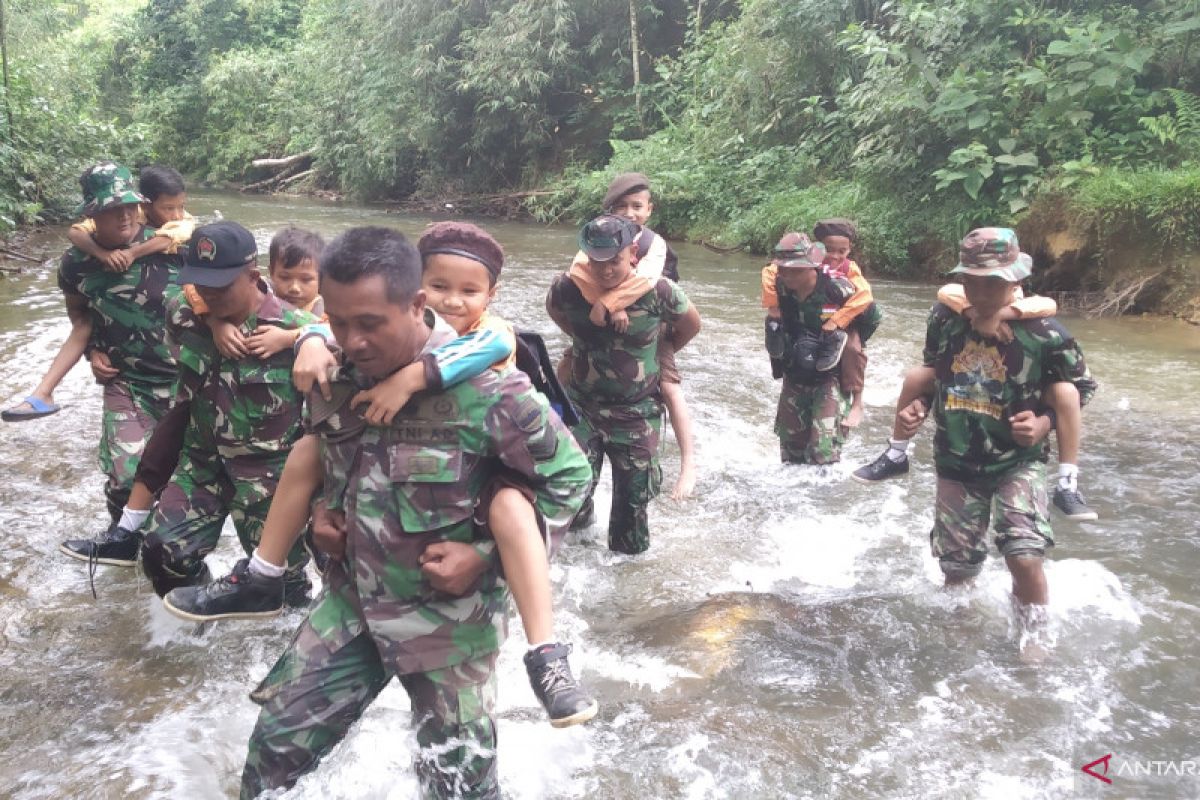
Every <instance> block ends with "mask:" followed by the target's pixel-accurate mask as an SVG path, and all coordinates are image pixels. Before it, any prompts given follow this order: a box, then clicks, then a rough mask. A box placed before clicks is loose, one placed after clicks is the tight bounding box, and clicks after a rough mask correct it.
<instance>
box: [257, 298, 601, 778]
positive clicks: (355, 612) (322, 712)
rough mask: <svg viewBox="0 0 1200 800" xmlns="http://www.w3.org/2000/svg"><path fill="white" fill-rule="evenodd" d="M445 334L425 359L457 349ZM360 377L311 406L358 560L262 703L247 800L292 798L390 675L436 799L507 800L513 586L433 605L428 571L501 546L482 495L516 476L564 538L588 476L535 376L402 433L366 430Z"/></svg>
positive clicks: (474, 383)
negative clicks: (500, 655) (459, 553)
mask: <svg viewBox="0 0 1200 800" xmlns="http://www.w3.org/2000/svg"><path fill="white" fill-rule="evenodd" d="M427 321H428V322H429V323H430V324H433V325H436V327H435V331H434V334H433V335H432V336H431V337H430V340H429V342H428V343H427V345H426V347H425V350H424V353H429V352H432V350H433V349H434V348H435V347H437V346H438V345H441V344H445V343H446V342H448V341H452V340H453V339H454V338H456V336H457V334H455V333H454V331H453V329H451V328H450V327H449V326H448V325H446V324H445V323H444V322H443V321H441V320H440V319H437V318H436V317H435V316H434V315H432V312H429V317H428V318H427ZM367 385H369V383H368V382H367V381H363V380H361V376H356V375H355V373H354V371H353V369H352V368H348V369H344V370H341V371H339V373H338V375H337V376H336V377H335V380H334V381H333V382H332V387H333V392H334V398H333V401H332V402H330V403H326V402H324V401H323V400H321V399H319V396H318V395H314V396H313V397H312V398H310V404H311V406H310V410H309V413H310V417H309V426H310V430H311V431H312V432H313V433H315V434H317V435H318V436H319V437H320V443H321V461H322V466H323V470H324V473H325V485H324V497H325V501H326V503H327V504H328V506H329V507H330V508H333V509H340V510H342V511H343V512H344V513H345V516H346V531H347V536H346V557H345V560H344V561H334V562H333V563H332V564H331V567H330V570H329V572H328V573H327V579H326V589H325V593H324V594H323V595H322V596H321V598H320V599H319V600H318V602H317V604H316V606H315V607H314V608H313V609H312V611H311V612H310V613H309V616H308V619H307V620H306V621H305V622H304V623H303V624H302V625H301V627H300V629H299V631H298V632H297V633H296V637H295V638H294V639H293V641H292V643H291V645H290V646H289V648H288V650H287V651H286V652H285V653H284V655H283V656H282V657H281V658H280V659H279V661H278V662H277V663H276V664H275V666H274V668H273V669H272V670H271V672H270V674H268V675H267V677H266V678H265V679H264V680H263V682H262V683H261V684H260V685H259V686H258V688H256V689H255V690H254V692H252V693H251V698H252V699H253V700H254V701H255V702H257V703H260V704H261V705H262V706H263V709H262V712H261V714H260V715H259V718H258V724H257V725H256V727H255V729H254V733H253V735H252V736H251V739H250V748H249V753H248V755H247V757H246V767H245V771H244V772H243V775H242V796H243V797H244V798H249V797H254V796H256V795H257V794H258V793H259V792H261V791H264V790H266V789H270V788H278V787H287V786H290V785H292V784H293V783H294V782H295V781H296V780H297V778H299V777H300V775H302V774H303V773H305V772H307V771H308V770H310V769H312V768H313V767H314V766H315V764H316V763H317V761H319V760H320V759H321V757H322V756H324V755H325V753H326V752H328V751H329V749H330V748H332V747H333V746H334V745H335V744H336V743H337V742H338V741H340V740H341V738H342V737H343V736H345V734H346V731H347V730H348V729H349V727H350V726H351V725H352V724H353V723H354V721H355V720H356V719H357V718H358V717H359V715H360V714H361V713H362V711H363V710H364V709H365V708H366V707H367V706H368V705H369V704H370V703H371V701H372V700H373V699H374V697H375V695H376V694H378V693H379V691H380V689H382V688H383V686H384V685H385V684H386V683H387V682H388V680H389V679H390V678H391V677H392V676H397V677H399V679H400V682H401V684H402V685H403V686H404V688H405V690H406V691H407V692H408V694H409V697H410V699H411V700H412V708H413V717H414V719H415V721H416V725H417V740H418V742H419V743H420V745H421V753H420V756H419V758H418V762H417V772H418V775H419V776H420V779H421V782H422V786H423V787H424V789H425V791H426V793H428V794H431V795H433V796H436V797H466V798H475V797H485V798H493V797H494V798H498V797H499V796H500V795H499V786H498V783H497V777H496V765H495V749H496V727H495V721H494V719H493V711H494V707H495V676H494V666H495V659H496V652H497V650H498V648H499V647H500V644H501V642H502V640H503V637H504V635H505V632H506V615H505V611H506V606H507V599H508V594H507V587H506V585H505V584H504V582H503V580H502V579H501V578H500V576H499V575H498V573H497V571H496V569H495V568H492V569H488V570H487V571H485V572H484V573H483V575H482V576H481V577H480V578H479V581H478V583H477V584H476V585H475V586H474V587H473V589H472V590H471V591H470V592H468V593H467V594H465V595H463V596H460V597H452V596H450V595H446V594H443V593H441V592H438V591H435V590H434V589H433V588H432V587H431V586H430V585H429V583H428V582H427V581H426V580H425V578H424V577H423V575H422V572H421V569H420V565H419V562H418V559H419V557H420V555H421V553H422V552H423V551H424V549H425V547H426V546H428V545H429V544H432V543H434V542H440V541H458V542H466V543H472V544H473V545H474V546H475V548H476V549H477V550H478V551H479V552H480V554H481V555H484V556H485V557H486V558H491V557H492V554H493V551H494V548H495V542H493V541H491V540H490V539H485V538H483V536H484V535H483V533H482V532H481V531H480V529H479V528H478V527H476V526H475V525H473V523H472V515H473V512H474V510H475V504H476V501H477V499H478V498H479V497H480V494H481V492H482V491H483V490H484V488H485V487H486V486H487V485H488V484H489V482H490V481H492V480H493V479H494V478H496V477H497V476H499V475H501V474H502V473H503V474H508V475H512V476H514V477H515V478H516V479H517V480H519V481H520V482H522V483H524V484H526V485H528V486H529V488H531V489H532V491H533V505H534V508H535V509H536V510H537V512H538V516H539V522H540V524H541V525H542V526H543V532H544V533H545V534H546V535H547V536H548V538H549V540H550V542H551V544H552V545H553V544H556V543H557V542H558V541H560V540H561V537H562V534H563V532H564V531H565V529H566V526H567V525H568V523H569V522H570V520H571V518H572V517H573V515H574V513H575V512H576V510H577V509H578V507H579V503H580V502H581V500H582V498H583V496H584V491H585V490H586V488H587V486H588V483H589V480H590V478H591V473H590V471H589V469H588V465H587V461H586V459H585V458H584V455H583V453H582V452H580V450H579V448H578V446H577V445H576V444H575V442H574V440H573V439H572V438H571V435H570V433H569V431H568V430H567V429H566V428H565V427H564V426H563V424H562V423H561V422H559V420H558V417H557V415H555V414H553V413H551V412H550V409H549V406H548V405H547V404H546V401H545V400H544V398H542V396H541V395H540V394H538V393H537V392H536V391H534V390H533V388H532V387H531V386H530V384H529V380H528V378H526V377H525V375H524V373H522V372H519V371H517V370H513V369H505V370H502V371H495V370H486V371H484V372H483V373H482V374H480V375H477V376H475V377H473V378H470V379H469V380H466V381H464V382H463V383H460V384H458V385H457V386H454V387H452V388H449V389H443V390H441V391H430V392H425V393H423V394H421V395H418V396H417V398H416V399H415V400H414V401H413V402H411V403H409V404H408V405H407V406H405V408H404V409H402V410H401V412H400V413H399V414H398V415H397V416H396V418H395V419H394V420H393V422H392V424H391V426H389V427H374V426H368V425H367V424H366V422H365V421H364V420H363V418H362V416H361V413H360V412H361V411H362V410H363V407H360V408H359V409H357V410H355V409H351V408H350V407H349V403H348V401H349V399H350V398H351V397H352V396H353V395H354V394H355V393H356V392H357V391H358V390H359V387H360V386H367Z"/></svg>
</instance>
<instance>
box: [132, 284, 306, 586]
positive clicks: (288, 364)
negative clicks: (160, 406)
mask: <svg viewBox="0 0 1200 800" xmlns="http://www.w3.org/2000/svg"><path fill="white" fill-rule="evenodd" d="M259 288H260V289H261V290H262V291H263V292H264V293H265V296H264V298H263V301H262V303H261V304H260V305H259V307H258V310H257V311H256V313H254V314H252V315H251V316H250V318H249V319H247V320H246V322H245V323H243V325H242V331H243V333H246V334H247V335H248V334H249V332H251V331H253V330H254V329H255V328H256V327H257V326H259V325H275V326H278V327H281V328H284V329H286V330H295V329H298V328H300V327H302V326H304V325H308V324H310V323H312V322H314V321H315V317H313V316H312V315H311V314H309V313H308V312H306V311H301V310H299V309H296V308H293V307H292V306H290V305H288V304H287V303H284V302H283V301H282V300H280V299H279V298H278V297H276V296H275V295H274V294H272V293H271V291H270V289H269V288H268V287H267V285H266V284H265V283H262V282H261V281H260V282H259ZM169 327H170V332H171V335H172V337H173V338H174V339H175V340H176V341H178V342H179V344H180V352H179V364H180V370H179V381H178V385H177V393H178V395H179V399H180V400H181V401H188V400H190V401H191V419H190V421H189V422H188V426H187V430H186V432H185V433H184V440H183V452H182V453H181V454H180V458H179V464H178V466H176V468H175V473H174V474H173V475H172V476H171V481H170V482H169V483H168V484H167V486H166V488H165V489H163V492H162V496H161V497H160V498H159V503H158V506H157V508H156V509H155V512H154V517H153V520H152V522H151V524H150V526H149V529H148V530H149V533H148V535H147V537H146V541H145V543H144V544H143V547H142V559H143V566H144V568H145V570H146V574H147V575H148V576H149V577H150V578H151V579H152V580H153V581H155V588H156V589H157V590H159V593H160V594H164V593H165V591H166V590H169V589H170V588H171V586H172V585H173V584H172V583H171V581H170V578H169V573H170V572H173V573H175V574H176V575H192V574H195V572H196V571H197V570H199V568H200V563H201V561H202V560H203V559H204V556H205V555H207V554H208V553H210V552H211V551H212V550H213V548H214V547H216V544H217V541H218V539H219V538H220V535H221V526H222V524H223V523H224V520H225V517H226V515H229V516H232V517H233V522H234V526H235V527H236V528H237V532H238V538H239V540H240V541H241V543H242V547H243V548H244V549H245V550H246V553H247V554H249V553H250V552H252V551H253V549H254V546H255V545H257V544H258V541H259V538H260V536H261V534H262V526H263V523H264V521H265V520H266V515H267V510H268V508H270V505H271V497H272V495H274V493H275V486H276V484H277V483H278V481H279V476H280V474H281V473H282V471H283V464H284V462H285V461H286V460H287V455H288V451H289V450H290V449H291V446H292V444H293V443H295V441H296V440H297V439H298V438H300V435H301V433H302V430H301V410H302V407H303V398H302V397H301V395H300V393H299V391H298V390H297V389H296V388H295V387H294V386H293V385H292V361H293V358H294V356H293V353H292V350H291V348H285V349H284V350H281V351H280V352H278V353H275V354H274V355H272V356H271V357H270V358H267V359H265V360H264V359H260V358H258V357H257V356H253V355H248V356H246V357H245V358H240V359H229V358H225V357H223V356H221V355H220V353H219V352H218V351H217V349H216V346H215V345H214V344H213V341H212V334H211V333H210V332H209V329H208V326H207V325H206V324H205V323H204V322H203V320H202V319H201V318H200V317H199V316H198V315H197V314H196V313H195V312H194V311H193V310H192V308H191V306H190V305H188V304H187V303H186V302H185V301H183V300H182V299H179V300H177V301H175V302H173V303H172V305H171V309H170V320H169ZM305 561H306V557H305V555H304V550H303V547H301V546H300V545H297V546H296V547H294V548H293V549H292V552H291V554H290V555H289V557H288V563H289V565H290V566H291V567H292V569H293V571H295V570H296V569H298V568H299V567H302V566H303V565H304V563H305ZM293 574H295V572H293ZM164 587H165V588H164Z"/></svg>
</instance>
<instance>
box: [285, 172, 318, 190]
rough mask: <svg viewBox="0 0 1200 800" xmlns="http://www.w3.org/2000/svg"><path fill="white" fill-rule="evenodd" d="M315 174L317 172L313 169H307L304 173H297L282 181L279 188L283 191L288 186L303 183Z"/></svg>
mask: <svg viewBox="0 0 1200 800" xmlns="http://www.w3.org/2000/svg"><path fill="white" fill-rule="evenodd" d="M314 172H316V170H312V169H306V170H304V171H303V172H297V173H296V174H295V175H292V176H291V177H288V178H284V179H282V180H281V181H279V188H281V189H282V188H283V187H284V186H287V185H288V184H289V183H295V182H296V181H302V180H304V179H305V178H307V177H308V176H309V175H312V174H313V173H314Z"/></svg>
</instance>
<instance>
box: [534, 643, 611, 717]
mask: <svg viewBox="0 0 1200 800" xmlns="http://www.w3.org/2000/svg"><path fill="white" fill-rule="evenodd" d="M570 652H571V646H570V645H564V644H557V643H555V644H547V645H542V646H541V647H539V648H538V649H537V650H530V651H529V652H528V653H526V654H525V671H526V672H528V673H529V685H530V686H532V687H533V693H534V694H535V695H537V699H538V702H540V703H541V704H542V707H543V708H545V709H546V713H547V714H548V715H549V716H550V724H551V725H553V726H554V727H556V728H566V727H568V726H570V725H578V724H580V723H581V722H587V721H588V720H589V719H591V718H592V717H594V716H596V711H597V710H598V709H599V708H600V707H599V706H598V705H597V704H596V701H595V700H594V699H592V696H591V695H589V694H588V693H587V691H586V690H585V689H584V688H583V686H582V685H580V683H579V681H577V680H575V677H574V676H573V675H572V674H571V665H570V664H568V663H567V656H568V655H569V654H570Z"/></svg>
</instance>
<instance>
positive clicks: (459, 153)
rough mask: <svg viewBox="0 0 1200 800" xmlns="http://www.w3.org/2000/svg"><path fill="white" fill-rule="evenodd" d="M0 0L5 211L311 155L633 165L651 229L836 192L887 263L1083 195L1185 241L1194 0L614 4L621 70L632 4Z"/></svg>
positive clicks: (437, 174)
mask: <svg viewBox="0 0 1200 800" xmlns="http://www.w3.org/2000/svg"><path fill="white" fill-rule="evenodd" d="M8 2H9V4H10V17H12V19H13V22H12V24H11V25H10V30H9V45H10V60H11V61H12V73H13V74H12V79H11V86H10V88H9V93H8V96H7V99H8V100H9V101H10V107H11V108H12V109H13V111H14V124H13V130H12V131H10V132H9V135H8V136H7V137H6V138H4V139H0V226H4V225H11V224H13V223H16V222H19V221H21V220H27V219H31V218H33V217H34V216H37V215H44V214H46V213H49V210H52V209H55V208H58V209H65V208H67V207H69V204H70V203H69V201H68V198H71V197H72V196H73V194H74V187H73V178H74V176H75V175H76V174H77V173H78V171H79V170H80V169H81V168H82V167H83V166H84V164H85V163H86V162H88V161H92V160H95V159H97V158H100V157H119V158H123V159H126V160H132V161H134V162H144V161H150V160H153V161H162V162H166V163H170V164H172V165H174V166H176V167H177V168H179V169H181V170H182V171H184V172H185V173H186V174H188V175H190V176H191V177H193V178H199V179H202V180H207V181H222V180H240V181H245V180H252V179H254V178H256V177H259V175H256V174H255V173H253V172H251V171H249V164H250V162H251V161H252V160H253V159H255V158H257V157H262V156H282V155H287V154H291V153H298V152H301V151H307V150H312V151H313V152H314V153H315V164H314V166H315V170H316V172H317V175H318V182H319V183H320V184H321V185H323V186H325V187H331V188H335V189H339V190H342V191H345V192H348V193H352V194H355V195H357V196H360V197H369V198H376V197H402V196H406V195H409V194H412V193H414V192H415V193H426V194H430V195H439V196H442V197H448V198H450V197H455V196H458V195H459V194H461V193H472V192H492V191H504V190H511V189H517V188H527V187H535V188H544V187H546V186H547V185H548V184H549V185H552V186H557V187H559V188H560V191H558V192H557V193H556V194H554V195H552V196H550V197H538V198H537V200H536V201H535V202H533V203H531V207H532V210H533V211H534V212H535V213H537V214H538V215H539V216H541V217H543V218H547V219H549V218H572V219H580V218H583V217H585V216H588V215H590V214H592V213H594V212H595V211H596V210H598V205H599V201H600V198H601V197H602V196H603V193H604V189H605V188H606V186H607V183H608V181H609V180H610V179H611V178H612V176H613V175H615V174H616V173H618V172H622V171H626V170H631V169H636V170H639V171H643V172H646V173H647V174H649V175H650V176H651V177H652V180H653V182H654V185H655V191H656V196H657V210H656V214H655V220H656V225H657V226H658V227H660V228H661V229H663V230H664V232H667V233H669V234H673V235H676V236H691V237H694V238H705V239H708V240H711V241H714V242H721V243H724V244H729V245H733V244H748V245H750V246H751V247H754V248H756V249H765V248H766V247H768V246H769V245H770V244H771V243H772V242H773V241H774V240H775V238H776V237H777V236H778V235H779V234H780V233H781V232H783V231H784V230H785V229H788V228H795V227H799V228H806V227H808V226H810V225H811V223H812V221H813V220H814V219H816V218H818V217H821V216H829V215H834V214H837V215H845V216H851V217H855V218H856V219H858V221H859V222H860V224H861V225H862V229H863V237H864V238H863V242H862V244H861V246H860V257H862V259H863V260H864V261H865V262H867V263H869V264H870V265H871V266H873V267H875V268H876V269H886V270H892V271H895V272H900V273H911V272H913V271H919V270H920V265H919V264H917V265H913V264H912V263H910V262H911V260H912V259H913V257H914V254H915V255H916V257H917V259H918V260H919V259H920V257H922V256H921V254H926V255H927V254H930V253H933V252H935V251H937V250H938V249H939V248H946V247H948V246H952V244H953V242H954V241H955V240H956V239H957V238H958V237H960V236H961V235H962V234H963V233H965V231H966V230H968V229H969V228H971V227H974V226H977V225H980V224H989V223H990V224H997V223H1015V222H1017V221H1019V220H1020V219H1021V218H1022V216H1023V215H1026V214H1029V213H1030V209H1031V208H1038V207H1041V206H1040V205H1039V204H1040V203H1041V201H1040V200H1039V198H1043V197H1048V196H1051V197H1058V196H1060V195H1061V194H1063V193H1071V194H1072V195H1073V194H1074V193H1075V192H1076V191H1078V192H1083V193H1085V194H1086V196H1087V197H1089V198H1092V199H1093V200H1094V201H1095V202H1096V203H1101V202H1107V203H1111V205H1110V206H1108V208H1109V209H1110V210H1111V212H1112V213H1113V214H1116V215H1118V216H1120V215H1133V216H1137V215H1142V216H1141V217H1139V218H1140V219H1142V220H1143V221H1144V222H1145V224H1146V225H1149V226H1150V228H1151V229H1153V230H1154V231H1157V232H1158V233H1161V234H1162V235H1163V236H1168V237H1169V238H1170V237H1173V238H1174V239H1180V240H1181V241H1183V240H1186V241H1190V240H1188V239H1187V236H1186V235H1185V233H1184V229H1183V226H1185V224H1186V220H1187V219H1189V217H1188V215H1187V213H1186V212H1185V211H1182V210H1181V209H1186V208H1187V203H1188V202H1190V201H1189V200H1187V197H1188V195H1187V193H1186V192H1184V193H1183V194H1182V195H1181V194H1179V193H1178V192H1180V191H1183V190H1179V189H1175V188H1172V187H1171V186H1169V185H1167V183H1162V184H1161V185H1159V188H1160V189H1161V190H1162V191H1163V192H1164V194H1163V196H1162V198H1161V202H1162V205H1155V204H1154V202H1152V200H1151V198H1149V197H1148V196H1145V197H1144V196H1143V195H1141V194H1138V192H1140V188H1139V187H1142V186H1143V185H1144V184H1145V185H1148V184H1147V182H1152V180H1159V181H1166V180H1167V179H1166V178H1165V177H1159V178H1155V179H1151V178H1148V177H1145V176H1148V175H1160V176H1161V175H1164V174H1167V173H1164V169H1167V170H1170V169H1177V170H1178V171H1179V172H1180V174H1181V175H1190V174H1191V172H1192V170H1194V168H1195V166H1196V158H1197V156H1196V154H1197V153H1198V152H1200V59H1197V58H1196V52H1197V48H1198V46H1200V41H1197V40H1198V39H1200V0H1174V2H1165V0H1137V2H1134V0H1119V1H1116V2H1114V1H1110V0H1053V1H1052V2H1050V3H1046V2H1042V1H1041V0H999V1H998V0H946V1H945V2H933V0H853V1H852V2H849V1H848V2H842V3H832V4H831V3H828V2H824V0H786V1H785V0H740V2H739V0H705V2H704V3H703V12H704V13H703V18H702V19H700V20H697V19H696V18H695V14H696V11H697V10H698V9H699V8H700V7H701V6H700V5H699V4H697V3H696V2H695V0H634V3H633V7H634V9H635V11H636V14H637V17H638V27H639V34H640V35H639V39H640V41H639V46H640V47H639V49H640V56H639V61H638V63H639V64H640V67H641V75H642V85H641V86H640V87H638V88H637V89H636V90H635V88H634V86H633V85H632V63H631V44H632V41H631V29H630V25H629V8H630V6H629V2H628V0H605V2H601V3H597V2H594V1H593V0H487V1H486V2H485V0H140V1H139V2H135V3H130V2H124V1H123V0H8ZM638 98H640V104H638V103H636V100H637V99H638ZM639 105H640V111H639ZM1134 176H1136V177H1134ZM1126 183H1128V184H1129V185H1128V186H1126ZM1168 183H1169V181H1168ZM1156 185H1157V184H1156ZM1104 186H1109V187H1111V191H1107V192H1105V191H1101V187H1104ZM1117 186H1122V187H1125V188H1124V189H1122V190H1121V191H1125V190H1128V191H1130V192H1133V193H1134V196H1136V197H1138V198H1139V199H1138V201H1137V203H1135V204H1133V205H1129V203H1130V202H1132V201H1126V200H1122V195H1121V194H1120V192H1119V191H1118V190H1117V189H1116V188H1115V187H1117ZM1093 200H1089V201H1088V202H1089V203H1090V202H1093ZM1083 207H1085V208H1088V209H1093V208H1094V209H1099V208H1100V206H1095V207H1093V206H1090V205H1087V206H1083ZM1080 213H1084V212H1080ZM1086 213H1088V214H1092V213H1097V214H1098V213H1100V212H1099V211H1098V210H1093V211H1087V212H1086ZM1122 218H1124V217H1122ZM1089 219H1090V217H1089ZM1114 219H1116V217H1114ZM1181 237H1182V238H1181Z"/></svg>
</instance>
